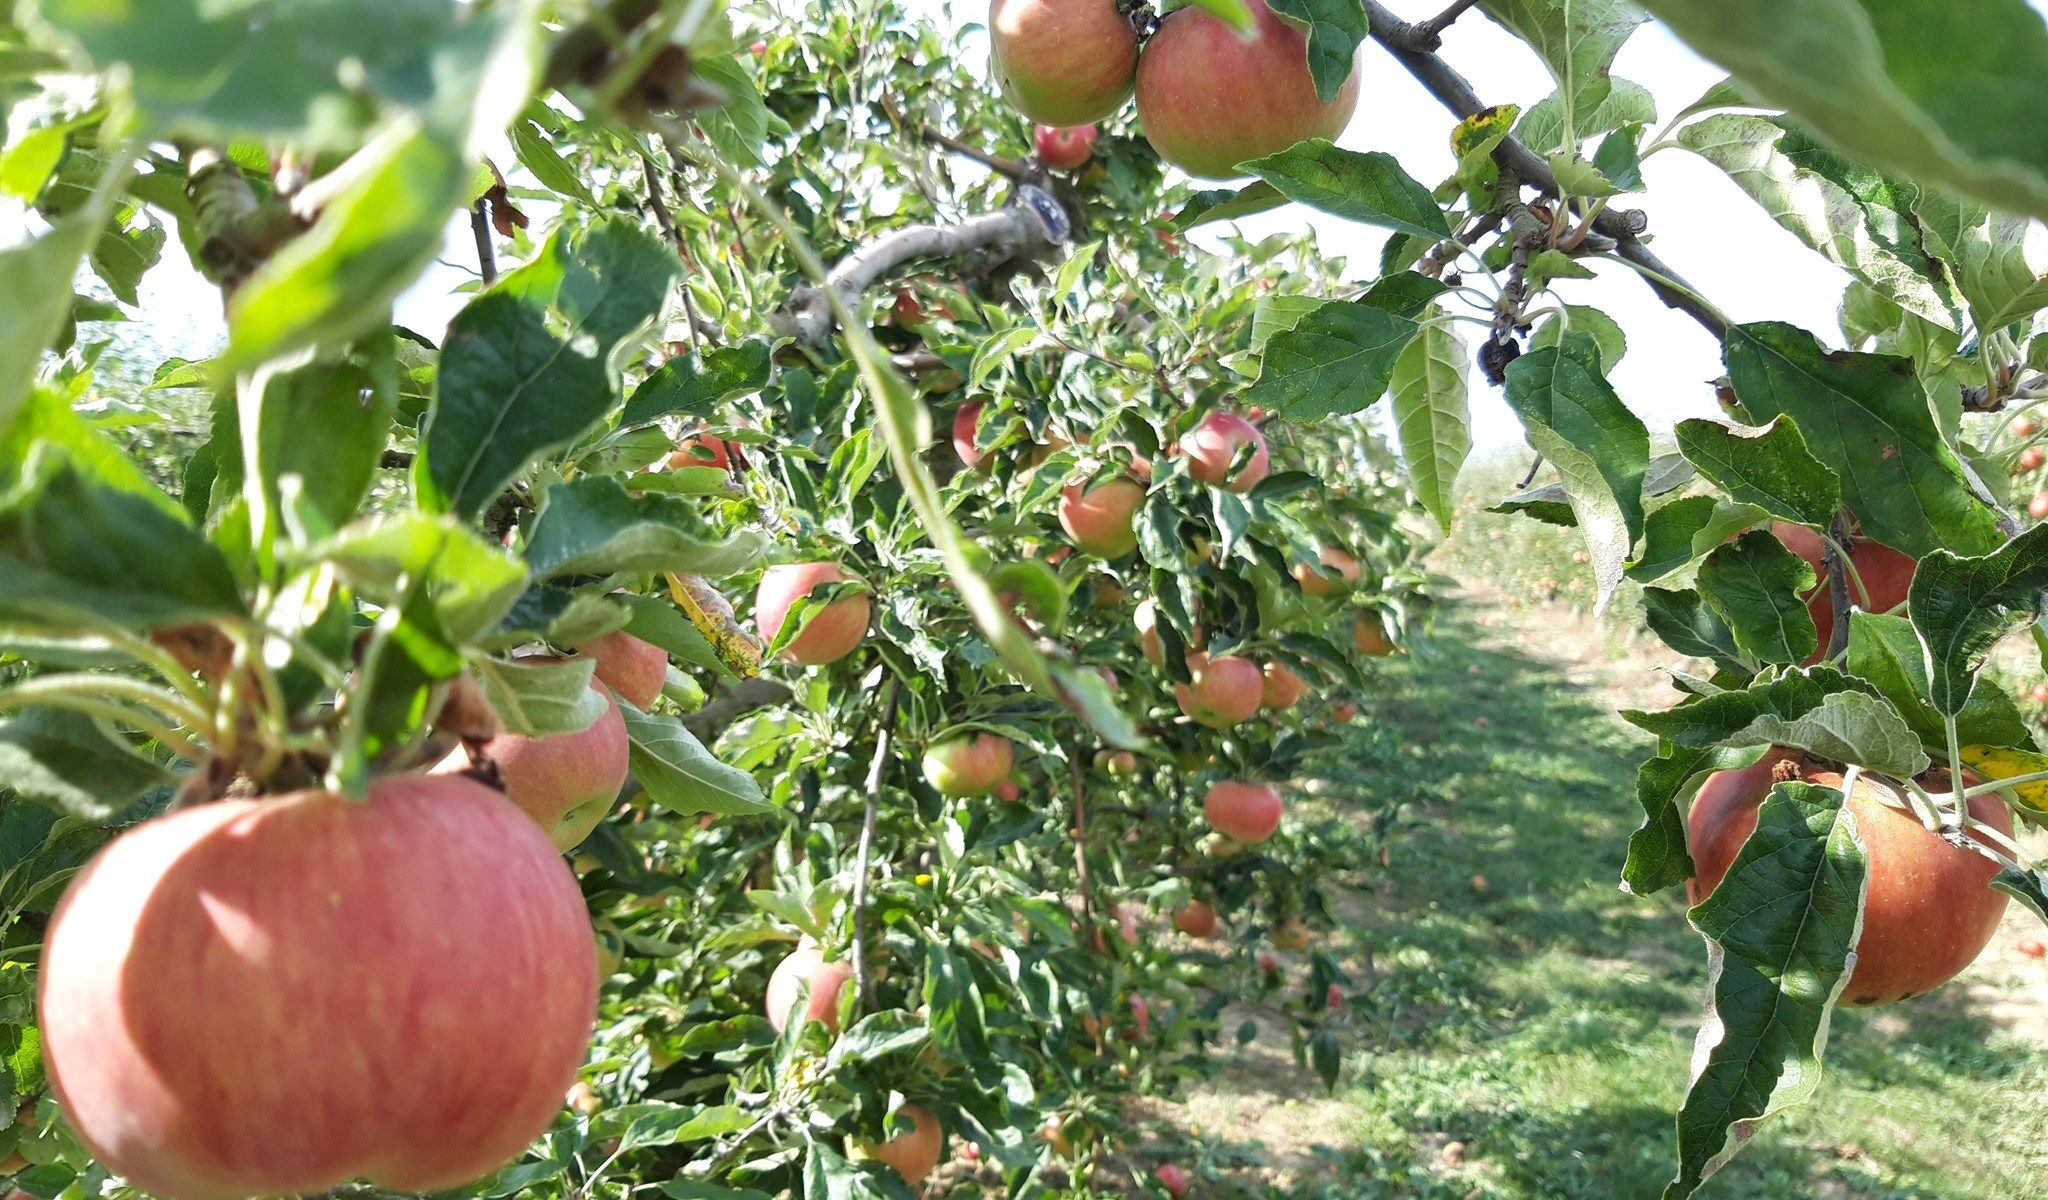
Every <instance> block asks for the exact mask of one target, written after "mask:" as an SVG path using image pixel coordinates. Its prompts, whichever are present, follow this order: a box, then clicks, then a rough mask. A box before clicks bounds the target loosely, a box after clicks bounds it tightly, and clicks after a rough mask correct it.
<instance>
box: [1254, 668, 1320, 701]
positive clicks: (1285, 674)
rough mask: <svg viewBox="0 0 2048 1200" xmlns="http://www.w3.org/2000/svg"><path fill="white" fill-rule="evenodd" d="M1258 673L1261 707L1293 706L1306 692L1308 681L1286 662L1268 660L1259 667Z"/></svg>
mask: <svg viewBox="0 0 2048 1200" xmlns="http://www.w3.org/2000/svg"><path fill="white" fill-rule="evenodd" d="M1259 675H1260V679H1261V687H1260V691H1259V704H1260V706H1261V707H1263V708H1271V709H1285V708H1293V707H1294V706H1295V705H1297V704H1299V703H1301V698H1302V697H1303V696H1305V695H1307V694H1308V682H1307V681H1306V680H1304V679H1303V678H1302V677H1301V676H1300V675H1298V674H1296V673H1295V671H1294V669H1293V668H1292V667H1289V666H1288V665H1287V664H1286V663H1282V662H1269V663H1267V664H1266V665H1265V666H1264V667H1262V668H1260V670H1259Z"/></svg>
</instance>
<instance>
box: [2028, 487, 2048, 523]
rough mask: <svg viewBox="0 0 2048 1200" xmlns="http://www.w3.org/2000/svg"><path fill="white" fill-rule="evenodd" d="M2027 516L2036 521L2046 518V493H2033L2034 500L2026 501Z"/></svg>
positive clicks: (2047, 512)
mask: <svg viewBox="0 0 2048 1200" xmlns="http://www.w3.org/2000/svg"><path fill="white" fill-rule="evenodd" d="M2027 514H2028V515H2029V516H2031V517H2033V518H2034V519H2035V520H2037V521H2039V520H2042V519H2044V518H2048V492H2035V493H2034V498H2033V499H2032V500H2029V501H2027Z"/></svg>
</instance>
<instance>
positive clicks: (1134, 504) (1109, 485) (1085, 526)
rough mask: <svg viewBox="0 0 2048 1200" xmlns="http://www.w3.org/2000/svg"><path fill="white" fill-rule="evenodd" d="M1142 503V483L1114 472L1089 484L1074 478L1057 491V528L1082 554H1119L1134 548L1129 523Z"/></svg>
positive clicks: (1133, 531)
mask: <svg viewBox="0 0 2048 1200" xmlns="http://www.w3.org/2000/svg"><path fill="white" fill-rule="evenodd" d="M1144 503H1145V485H1144V484H1142V483H1139V482H1138V481H1137V480H1135V479H1126V478H1124V477H1122V476H1118V477H1117V478H1115V479H1110V480H1107V481H1105V482H1102V483H1098V484H1096V485H1095V486H1094V487H1092V488H1085V490H1084V485H1083V484H1081V483H1079V482H1075V483H1070V484H1068V485H1067V486H1066V489H1065V490H1064V491H1062V492H1061V493H1060V502H1059V519H1060V528H1061V529H1064V530H1066V531H1067V536H1068V537H1070V538H1072V539H1073V540H1074V545H1075V546H1076V547H1077V548H1078V549H1079V550H1080V551H1081V552H1082V553H1083V554H1092V555H1094V556H1095V557H1097V558H1122V557H1123V556H1124V555H1126V554H1129V553H1130V552H1131V551H1133V550H1136V549H1137V548H1138V534H1137V530H1136V529H1135V528H1134V527H1133V522H1134V521H1135V519H1136V518H1137V515H1138V509H1139V508H1140V507H1142V506H1143V505H1144Z"/></svg>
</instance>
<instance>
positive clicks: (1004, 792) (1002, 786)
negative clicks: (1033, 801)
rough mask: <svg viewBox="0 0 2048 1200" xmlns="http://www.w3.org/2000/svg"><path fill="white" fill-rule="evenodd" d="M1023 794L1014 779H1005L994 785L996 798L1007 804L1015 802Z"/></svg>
mask: <svg viewBox="0 0 2048 1200" xmlns="http://www.w3.org/2000/svg"><path fill="white" fill-rule="evenodd" d="M1023 795H1024V792H1023V790H1022V789H1021V788H1019V787H1018V786H1017V781H1016V780H1014V779H1005V780H1003V781H1002V782H1001V783H999V784H997V785H996V799H998V800H1001V801H1003V802H1005V803H1007V804H1015V803H1016V802H1017V801H1018V800H1019V799H1021V798H1022V797H1023Z"/></svg>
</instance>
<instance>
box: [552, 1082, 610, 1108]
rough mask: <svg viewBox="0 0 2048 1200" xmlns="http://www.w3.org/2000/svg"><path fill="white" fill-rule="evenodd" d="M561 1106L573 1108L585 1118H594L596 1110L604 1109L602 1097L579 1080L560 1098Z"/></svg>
mask: <svg viewBox="0 0 2048 1200" xmlns="http://www.w3.org/2000/svg"><path fill="white" fill-rule="evenodd" d="M562 1106H563V1107H564V1108H573V1109H575V1110H576V1111H577V1112H580V1113H582V1114H583V1115H584V1116H586V1117H590V1116H595V1115H597V1110H598V1109H600V1108H603V1107H604V1097H602V1096H599V1095H598V1094H597V1089H596V1088H594V1087H591V1086H590V1085H589V1084H588V1083H585V1082H584V1081H583V1080H581V1079H579V1080H577V1081H576V1082H574V1083H572V1084H570V1085H569V1091H568V1092H567V1094H565V1095H564V1096H563V1097H562Z"/></svg>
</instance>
